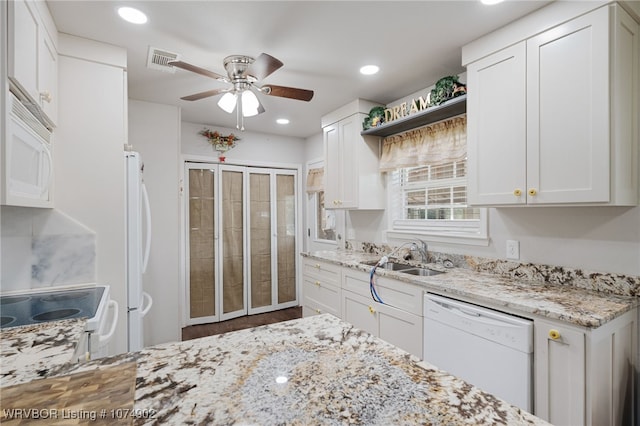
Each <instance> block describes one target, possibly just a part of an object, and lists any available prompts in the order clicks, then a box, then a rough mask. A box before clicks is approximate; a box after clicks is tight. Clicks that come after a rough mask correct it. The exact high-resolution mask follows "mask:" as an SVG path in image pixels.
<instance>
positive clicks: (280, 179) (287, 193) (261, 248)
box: [248, 168, 297, 314]
mask: <svg viewBox="0 0 640 426" xmlns="http://www.w3.org/2000/svg"><path fill="white" fill-rule="evenodd" d="M248 191H249V200H250V201H249V237H248V240H249V241H248V246H249V253H250V259H249V260H250V262H249V270H250V285H249V292H250V297H249V313H250V314H256V313H260V312H267V311H273V310H275V309H280V308H284V307H289V306H295V305H296V304H297V294H296V250H297V247H296V230H297V217H296V212H297V202H296V172H295V171H285V170H274V169H257V168H250V171H249V189H248Z"/></svg>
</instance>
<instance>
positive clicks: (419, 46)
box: [48, 0, 550, 137]
mask: <svg viewBox="0 0 640 426" xmlns="http://www.w3.org/2000/svg"><path fill="white" fill-rule="evenodd" d="M548 3H550V2H549V1H542V0H534V1H524V0H519V1H518V0H507V1H505V2H504V3H501V4H498V5H494V6H484V5H482V4H481V3H480V2H479V1H478V0H465V1H451V0H449V1H167V0H161V1H151V0H146V1H120V0H117V1H113V0H110V1H98V0H92V1H77V0H73V1H64V0H49V1H48V5H49V9H50V10H51V13H52V15H53V18H54V21H55V23H56V25H57V27H58V31H60V32H63V33H68V34H73V35H77V36H81V37H86V38H89V39H93V40H98V41H102V42H106V43H110V44H114V45H117V46H122V47H125V48H126V49H127V61H128V64H127V66H128V79H129V97H130V98H132V99H138V100H145V101H150V102H158V103H163V104H170V105H177V106H179V107H181V108H182V119H183V120H184V121H189V122H194V123H203V124H209V125H218V126H222V127H231V128H233V127H235V114H227V113H225V112H223V111H222V110H221V109H220V108H218V106H217V105H216V102H217V101H218V99H219V96H216V97H213V98H208V99H203V100H199V101H193V102H188V101H182V100H180V97H181V96H185V95H191V94H194V93H198V92H201V91H205V90H210V89H214V88H221V87H225V85H224V83H221V82H218V81H215V80H212V79H208V78H206V77H203V76H200V75H196V74H193V73H190V72H187V71H184V70H177V71H176V72H175V73H174V74H171V73H164V72H161V71H157V70H152V69H148V68H147V67H146V60H147V52H148V49H149V46H153V47H156V48H160V49H164V50H168V51H171V52H175V53H179V54H180V55H182V60H184V61H186V62H189V63H192V64H194V65H198V66H200V67H203V68H207V69H210V70H212V71H214V72H217V73H221V74H226V73H225V71H224V68H223V65H222V61H223V59H224V57H225V56H228V55H231V54H242V55H249V56H254V57H257V56H258V55H259V54H260V53H262V52H265V53H268V54H270V55H272V56H275V57H276V58H278V59H280V60H281V61H282V62H284V66H283V67H282V68H280V69H279V70H277V71H276V72H274V73H273V74H272V75H270V76H268V77H267V78H266V79H265V80H264V82H265V83H271V84H276V85H283V86H292V87H299V88H304V89H311V90H314V91H315V96H314V98H313V99H312V100H311V101H310V102H308V103H307V102H301V101H296V100H291V99H283V98H276V97H273V96H266V95H259V96H260V100H261V102H262V103H263V105H264V107H265V109H266V112H265V113H263V114H261V115H259V116H256V117H250V118H246V119H245V127H246V130H248V131H252V132H253V131H255V132H264V133H271V134H279V135H288V136H296V137H308V136H310V135H313V134H316V133H318V132H319V131H320V118H321V116H322V115H324V114H326V113H327V112H330V111H332V110H334V109H336V108H338V107H340V106H342V105H344V104H346V103H348V102H350V101H352V100H354V99H356V98H364V99H369V100H373V101H377V102H380V103H382V104H386V103H389V102H392V101H394V100H397V99H400V98H402V97H404V96H407V95H410V94H412V93H415V92H416V91H418V90H421V89H423V88H425V87H428V86H430V85H432V84H434V83H435V82H436V81H437V80H438V79H439V78H441V77H444V76H446V75H451V74H458V73H460V72H462V71H464V69H463V68H462V66H461V55H460V52H461V50H460V49H461V47H462V46H463V45H465V44H466V43H468V42H470V41H472V40H474V39H476V38H478V37H480V36H482V35H484V34H486V33H488V32H491V31H492V30H494V29H497V28H499V27H502V26H504V25H505V24H507V23H508V22H510V21H512V20H515V19H517V18H519V17H522V16H524V15H526V14H528V13H530V12H531V11H533V10H535V9H538V8H540V7H542V6H544V5H546V4H548ZM122 5H127V6H133V7H136V8H138V9H140V10H142V11H143V12H145V13H146V14H147V15H148V17H149V21H148V23H147V24H145V25H134V24H129V23H126V22H124V21H122V20H121V19H120V18H119V17H118V15H117V13H116V9H117V7H119V6H122ZM366 64H377V65H379V66H380V69H381V70H380V72H379V73H378V74H377V75H374V76H362V75H360V74H359V72H358V69H359V68H360V66H362V65H366ZM280 117H284V118H288V119H290V120H291V123H290V124H289V125H287V126H282V125H279V124H276V123H275V120H276V118H280Z"/></svg>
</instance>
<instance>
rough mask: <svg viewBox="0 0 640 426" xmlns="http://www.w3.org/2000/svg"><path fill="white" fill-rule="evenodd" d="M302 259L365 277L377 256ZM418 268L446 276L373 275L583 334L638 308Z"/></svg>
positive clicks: (577, 292)
mask: <svg viewBox="0 0 640 426" xmlns="http://www.w3.org/2000/svg"><path fill="white" fill-rule="evenodd" d="M302 255H303V256H305V257H307V258H312V259H317V260H322V261H326V262H331V263H334V264H337V265H341V266H345V267H350V268H354V269H358V270H361V271H364V272H370V271H371V266H367V265H364V264H363V263H362V262H367V261H375V260H379V259H380V256H379V255H374V254H367V253H362V252H356V251H348V250H347V251H336V250H326V251H318V252H312V253H302ZM422 266H426V267H427V268H430V269H435V270H440V271H445V272H444V273H443V274H439V275H434V276H428V277H421V276H416V275H409V274H404V273H402V272H395V271H391V270H386V269H382V268H378V269H376V275H377V276H386V277H389V278H393V279H397V280H400V281H403V282H407V283H411V284H415V285H419V286H422V287H424V289H425V290H426V291H430V292H434V293H438V294H441V295H443V296H451V297H454V298H455V297H456V296H458V297H462V298H464V299H467V300H472V301H474V302H477V303H479V304H482V305H486V306H488V307H492V308H495V309H500V308H502V309H505V310H508V311H510V312H516V313H519V314H522V315H523V316H526V314H535V315H539V316H542V317H546V318H551V319H556V320H561V321H565V322H568V323H571V324H574V325H578V326H583V327H588V328H597V327H599V326H601V325H603V324H605V323H607V322H608V321H611V320H612V319H614V318H616V317H618V316H620V315H622V314H624V313H625V312H627V311H629V310H631V309H633V308H635V307H636V306H638V303H639V299H638V298H637V297H628V296H618V295H614V294H608V293H603V292H596V291H590V290H585V289H582V288H577V287H572V286H569V285H558V284H551V283H548V282H544V281H536V280H532V279H517V278H512V277H505V276H501V275H497V274H492V273H484V272H476V271H473V270H469V269H464V268H451V269H447V268H444V267H443V266H442V265H436V264H426V265H422Z"/></svg>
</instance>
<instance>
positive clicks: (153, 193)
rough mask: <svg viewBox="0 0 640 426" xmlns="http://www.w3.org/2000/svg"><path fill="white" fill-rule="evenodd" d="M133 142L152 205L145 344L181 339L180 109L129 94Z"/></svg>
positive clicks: (146, 285)
mask: <svg viewBox="0 0 640 426" xmlns="http://www.w3.org/2000/svg"><path fill="white" fill-rule="evenodd" d="M129 143H130V144H132V145H133V147H132V149H133V150H134V151H138V152H140V154H141V157H142V160H143V162H144V181H145V184H146V187H147V191H148V193H149V204H150V206H151V215H152V217H151V235H152V239H151V252H150V255H149V264H148V266H147V272H146V273H145V274H144V276H143V280H144V288H145V291H146V292H147V293H149V294H150V295H151V297H152V298H153V306H152V308H151V310H150V311H149V313H148V314H147V315H146V316H145V318H144V330H145V335H144V345H145V346H149V345H157V344H160V343H165V342H170V341H179V340H181V327H180V325H181V319H180V318H181V315H180V303H179V301H180V291H181V286H180V172H179V160H178V156H179V150H180V109H179V108H178V107H174V106H169V105H162V104H157V103H151V102H143V101H137V100H129Z"/></svg>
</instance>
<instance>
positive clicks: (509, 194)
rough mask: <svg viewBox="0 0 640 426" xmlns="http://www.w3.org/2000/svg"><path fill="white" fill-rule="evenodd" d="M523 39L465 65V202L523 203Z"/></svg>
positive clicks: (524, 64)
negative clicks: (467, 175)
mask: <svg viewBox="0 0 640 426" xmlns="http://www.w3.org/2000/svg"><path fill="white" fill-rule="evenodd" d="M525 47H526V46H525V42H521V43H519V44H516V45H514V46H512V47H509V48H507V49H504V50H501V51H499V52H497V53H495V54H493V55H490V56H488V57H486V58H484V59H482V60H480V61H477V62H474V63H472V64H470V65H469V67H468V69H467V78H468V83H469V85H468V87H469V92H468V94H467V109H468V115H467V120H468V121H467V140H468V143H467V152H468V160H469V161H468V166H469V187H468V191H469V192H468V197H469V203H470V204H479V205H485V204H524V203H525V202H526V196H525V193H526V190H525V188H526V167H525V162H526V98H525V96H526V51H525Z"/></svg>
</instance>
